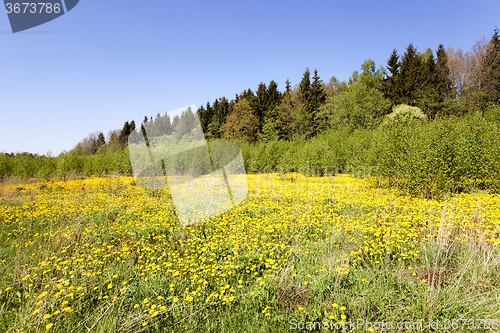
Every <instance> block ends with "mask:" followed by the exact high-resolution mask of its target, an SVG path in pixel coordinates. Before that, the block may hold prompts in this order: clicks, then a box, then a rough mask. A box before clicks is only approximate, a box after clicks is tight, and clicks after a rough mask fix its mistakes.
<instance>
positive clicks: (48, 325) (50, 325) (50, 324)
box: [45, 323, 54, 330]
mask: <svg viewBox="0 0 500 333" xmlns="http://www.w3.org/2000/svg"><path fill="white" fill-rule="evenodd" d="M52 326H54V324H52V323H49V324H47V326H45V329H46V330H50V328H51V327H52Z"/></svg>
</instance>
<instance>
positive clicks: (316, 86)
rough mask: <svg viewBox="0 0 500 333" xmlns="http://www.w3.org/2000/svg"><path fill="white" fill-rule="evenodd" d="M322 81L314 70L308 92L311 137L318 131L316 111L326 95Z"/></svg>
mask: <svg viewBox="0 0 500 333" xmlns="http://www.w3.org/2000/svg"><path fill="white" fill-rule="evenodd" d="M321 82H322V81H321V80H320V78H319V75H318V70H317V69H315V70H314V76H313V82H312V84H311V90H310V100H309V112H310V121H311V135H316V134H317V133H318V131H319V121H318V111H319V107H320V106H321V105H323V104H324V103H325V100H326V93H325V89H324V88H323V85H322V83H321Z"/></svg>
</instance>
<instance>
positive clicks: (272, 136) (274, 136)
mask: <svg viewBox="0 0 500 333" xmlns="http://www.w3.org/2000/svg"><path fill="white" fill-rule="evenodd" d="M262 139H263V140H264V142H269V141H275V140H278V139H279V134H278V131H277V130H276V123H275V122H274V121H273V120H272V119H271V118H270V119H268V120H266V122H265V123H264V126H262Z"/></svg>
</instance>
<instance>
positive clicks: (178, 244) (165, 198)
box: [0, 173, 500, 333]
mask: <svg viewBox="0 0 500 333" xmlns="http://www.w3.org/2000/svg"><path fill="white" fill-rule="evenodd" d="M245 177H247V180H248V186H249V192H248V197H247V198H246V199H245V200H244V201H243V202H242V203H241V204H239V205H238V206H236V207H235V208H233V209H231V210H229V211H227V212H226V213H224V214H222V215H218V216H215V217H213V218H211V219H209V220H205V221H203V222H199V223H197V224H195V225H190V226H186V227H182V228H181V227H179V223H178V219H177V217H176V214H175V209H174V206H173V203H172V200H171V196H170V194H169V192H168V190H154V191H153V190H147V189H144V188H141V187H139V186H137V185H136V184H135V182H134V179H133V178H132V177H108V178H88V179H82V180H71V181H66V182H58V181H46V182H25V183H11V184H9V183H7V182H6V183H4V184H2V185H0V226H1V229H0V276H1V279H0V300H1V302H0V332H64V333H69V332H288V331H290V329H291V328H290V321H291V320H298V321H303V322H308V321H309V322H314V321H322V320H324V319H328V320H331V321H332V322H336V323H343V322H348V321H349V320H357V319H365V320H371V321H394V322H396V321H402V320H408V321H410V320H411V321H417V320H420V321H423V322H424V323H426V322H428V321H429V320H435V319H441V320H444V319H450V318H467V319H470V318H476V319H479V318H482V319H488V320H492V323H493V322H494V321H493V320H498V319H500V292H499V286H500V251H499V250H498V248H499V245H500V195H497V194H488V193H486V192H484V193H481V192H477V193H472V194H465V193H461V194H453V195H449V196H446V197H444V198H441V199H439V200H434V199H426V198H418V197H411V196H408V195H404V194H402V193H400V192H398V191H396V190H393V189H390V188H383V187H379V186H378V185H377V184H379V183H380V182H377V179H375V178H365V179H359V178H354V177H351V176H349V175H337V176H334V177H305V176H303V175H300V174H297V173H289V174H278V173H273V174H255V175H246V176H245ZM499 324H500V323H499ZM460 325H461V326H460V328H459V329H457V331H460V330H463V331H465V330H467V329H470V330H473V331H481V329H482V328H481V329H478V328H477V327H475V328H474V327H467V326H463V325H462V324H460ZM492 327H493V326H492ZM341 329H342V328H341ZM332 330H335V329H334V328H333V327H332ZM374 330H376V329H373V328H372V327H365V326H363V327H358V328H355V329H353V328H344V331H360V332H363V331H374ZM407 331H412V330H411V329H409V330H407ZM443 331H444V330H443ZM490 331H491V330H490Z"/></svg>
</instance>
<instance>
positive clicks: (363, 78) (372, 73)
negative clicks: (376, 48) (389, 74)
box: [353, 58, 386, 88]
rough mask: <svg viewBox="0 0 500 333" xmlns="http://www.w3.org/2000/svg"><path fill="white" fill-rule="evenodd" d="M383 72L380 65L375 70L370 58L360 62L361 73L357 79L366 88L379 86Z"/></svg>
mask: <svg viewBox="0 0 500 333" xmlns="http://www.w3.org/2000/svg"><path fill="white" fill-rule="evenodd" d="M356 73H357V72H356ZM385 73H386V72H385V69H384V68H383V67H382V66H381V67H380V68H379V69H377V70H376V67H375V62H374V61H373V60H372V59H371V58H370V59H368V60H365V61H364V62H363V64H361V75H359V78H358V80H359V82H361V83H363V84H364V85H366V86H367V87H368V88H379V86H380V83H381V81H382V79H383V78H384V75H385ZM353 74H354V73H353Z"/></svg>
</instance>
